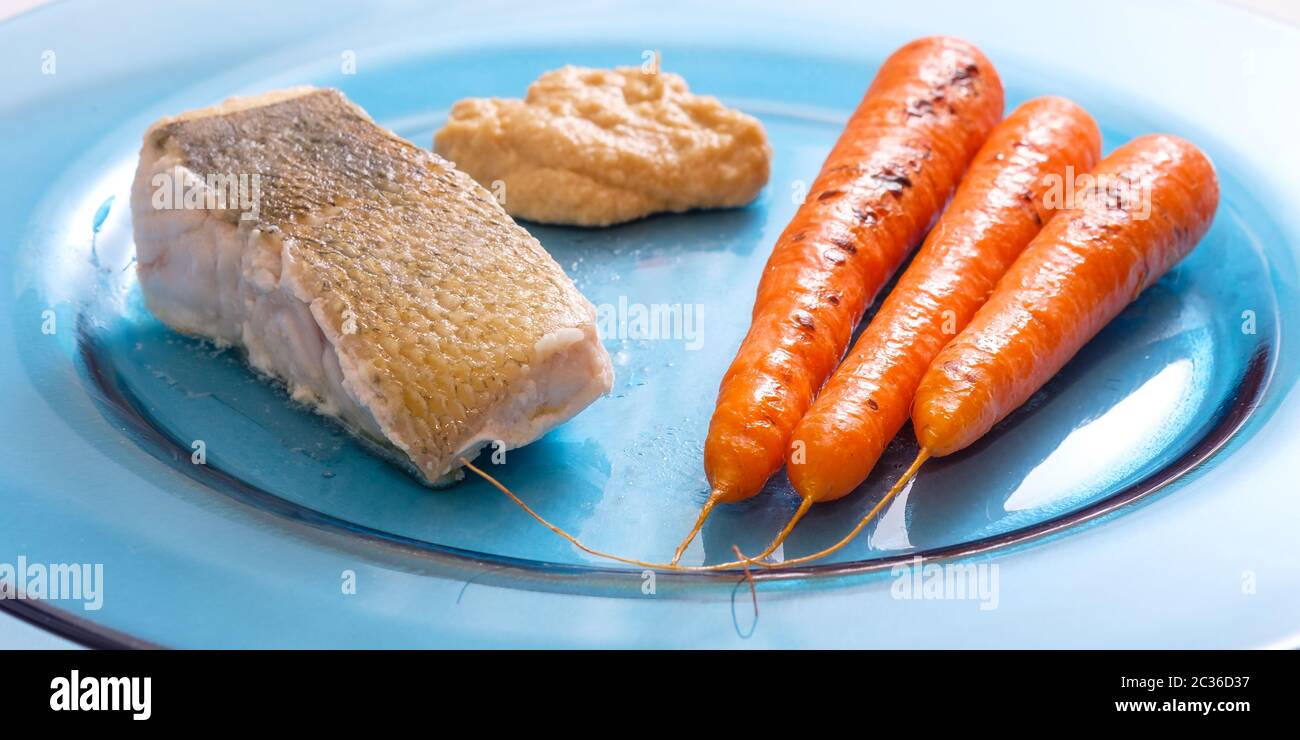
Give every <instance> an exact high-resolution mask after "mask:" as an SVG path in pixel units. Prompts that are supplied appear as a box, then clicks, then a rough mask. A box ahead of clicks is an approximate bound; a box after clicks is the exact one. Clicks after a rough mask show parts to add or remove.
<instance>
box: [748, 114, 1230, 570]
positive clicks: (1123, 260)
mask: <svg viewBox="0 0 1300 740" xmlns="http://www.w3.org/2000/svg"><path fill="white" fill-rule="evenodd" d="M1072 184H1073V183H1072ZM1059 197H1062V199H1063V203H1064V206H1065V207H1064V209H1063V210H1061V211H1059V212H1058V213H1057V214H1056V215H1055V216H1054V217H1053V218H1052V219H1051V220H1050V221H1048V222H1047V224H1046V225H1045V226H1044V227H1043V229H1042V231H1040V232H1039V233H1038V236H1036V237H1034V239H1033V241H1031V242H1030V243H1029V246H1028V247H1026V248H1025V251H1024V252H1023V253H1022V254H1021V255H1020V257H1019V258H1017V259H1016V261H1015V262H1014V263H1013V264H1012V265H1011V267H1010V269H1008V270H1007V273H1006V274H1005V275H1003V276H1002V279H1001V280H999V281H998V284H997V286H996V287H995V288H994V290H993V293H992V295H990V296H989V299H988V301H987V302H985V303H984V305H983V306H982V307H980V309H979V310H978V311H977V312H976V313H975V316H974V317H973V318H972V319H971V321H970V323H969V324H968V325H967V326H966V328H965V329H963V330H962V331H961V332H960V333H959V334H958V335H957V336H956V337H955V338H954V339H953V340H952V341H951V342H949V343H948V344H947V345H946V346H945V347H944V348H943V349H942V350H941V351H940V352H939V354H938V355H937V356H936V357H935V359H934V362H932V363H931V364H930V367H929V368H928V369H927V370H926V372H925V374H924V375H923V376H922V377H921V382H920V385H919V386H918V388H917V392H916V398H915V400H914V402H913V404H912V426H913V428H914V429H915V431H916V439H917V442H918V443H919V444H920V447H921V450H920V452H919V453H918V454H917V456H916V460H915V461H913V463H912V465H911V467H909V468H908V470H907V472H906V473H905V474H904V475H903V476H902V477H901V478H899V480H898V481H897V482H896V483H895V484H894V486H893V487H892V488H890V490H889V492H888V493H886V495H885V496H884V498H883V499H882V500H881V501H880V502H879V503H877V505H876V506H875V507H874V508H873V509H872V510H871V512H870V513H869V514H868V515H867V516H866V517H864V518H863V519H861V520H860V521H859V522H858V524H857V526H856V527H854V529H853V531H851V532H850V533H849V534H848V536H846V537H845V538H844V539H842V540H840V541H839V542H837V543H835V544H834V545H832V546H831V547H828V548H826V549H825V550H822V551H820V552H816V553H813V554H811V555H807V556H804V557H801V558H796V559H794V560H790V561H783V562H782V563H778V564H760V565H764V566H766V567H787V566H790V565H797V564H800V563H804V562H809V561H811V560H816V559H819V558H823V557H826V556H827V555H830V554H831V553H834V552H835V551H836V550H839V549H840V548H842V547H844V546H845V545H846V544H848V542H849V541H851V540H852V539H853V537H854V536H856V535H857V534H858V533H859V532H861V531H862V529H863V528H864V527H865V526H866V524H867V522H869V521H870V519H871V517H872V516H874V514H875V513H876V512H878V511H880V510H881V508H882V507H883V506H884V504H885V503H886V502H887V501H888V500H890V499H891V498H892V497H893V496H895V495H896V494H897V493H898V492H899V491H901V490H902V489H903V487H904V486H905V485H906V484H907V482H908V481H909V480H910V479H911V478H912V477H913V476H914V475H915V474H916V472H917V470H918V469H919V468H920V467H921V465H922V464H923V463H924V462H925V461H926V460H927V459H928V458H929V457H931V456H935V457H939V456H943V455H949V454H951V453H953V452H957V451H958V450H961V449H963V448H965V447H967V446H968V445H970V444H971V443H973V442H975V441H976V440H977V439H979V438H980V437H982V436H983V435H984V434H985V433H987V432H988V431H989V430H990V429H992V428H993V425H994V424H996V423H997V422H998V421H1000V420H1001V419H1003V418H1005V417H1006V415H1007V414H1009V413H1011V412H1012V411H1013V410H1014V409H1016V408H1017V407H1019V406H1020V405H1021V404H1022V403H1024V402H1025V401H1026V400H1027V399H1028V398H1029V397H1030V396H1031V395H1033V393H1034V392H1035V391H1037V390H1038V389H1039V388H1041V387H1042V386H1043V384H1045V383H1046V382H1047V381H1048V380H1049V379H1050V378H1051V377H1052V376H1053V375H1055V374H1056V372H1057V371H1058V370H1060V369H1061V368H1062V367H1063V366H1064V365H1065V363H1066V362H1068V361H1069V360H1070V358H1071V357H1073V356H1074V355H1075V353H1076V352H1078V351H1079V350H1080V349H1081V348H1082V347H1083V345H1084V344H1086V343H1087V342H1088V340H1089V339H1091V338H1092V337H1094V336H1095V335H1096V334H1097V332H1099V331H1101V329H1102V327H1104V326H1105V325H1106V324H1107V323H1109V322H1110V321H1111V319H1113V318H1115V317H1116V316H1117V315H1119V313H1120V311H1122V310H1123V309H1124V307H1125V306H1127V305H1128V304H1129V303H1131V302H1132V301H1133V300H1134V299H1135V298H1137V296H1138V295H1139V294H1141V293H1142V291H1143V290H1145V289H1146V288H1147V287H1148V286H1150V285H1151V284H1152V283H1154V282H1155V281H1156V280H1158V279H1160V276H1162V275H1164V274H1165V273H1166V272H1167V271H1168V270H1169V269H1170V268H1171V267H1173V266H1174V264H1176V263H1177V262H1178V261H1179V260H1181V259H1182V258H1183V257H1184V256H1186V255H1187V253H1188V252H1190V251H1191V250H1192V248H1193V247H1194V246H1196V243H1197V242H1199V241H1200V240H1201V237H1203V236H1204V235H1205V232H1206V231H1207V230H1208V229H1209V227H1210V222H1211V221H1212V220H1213V219H1214V211H1215V209H1216V208H1217V207H1218V203H1219V184H1218V179H1217V177H1216V176H1215V174H1214V166H1213V165H1212V164H1210V160H1209V159H1208V158H1207V157H1206V156H1205V154H1203V153H1202V152H1201V151H1200V150H1199V149H1197V148H1196V147H1195V146H1194V145H1192V144H1190V143H1188V142H1187V141H1184V140H1183V139H1179V138H1177V137H1174V136H1163V135H1153V136H1143V137H1140V138H1137V139H1134V140H1133V141H1131V142H1129V143H1128V144H1125V145H1124V146H1122V147H1120V148H1119V149H1116V150H1115V151H1114V152H1113V153H1112V154H1111V155H1110V156H1109V157H1107V158H1106V159H1104V160H1102V162H1101V164H1099V165H1098V166H1097V167H1096V168H1095V169H1093V170H1092V171H1091V172H1090V173H1088V175H1086V176H1085V179H1084V180H1083V181H1082V182H1080V183H1078V187H1076V188H1074V189H1073V192H1069V190H1067V191H1066V192H1065V193H1064V194H1061V195H1060V196H1059Z"/></svg>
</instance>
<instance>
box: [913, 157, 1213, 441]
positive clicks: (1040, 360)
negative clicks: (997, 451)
mask: <svg viewBox="0 0 1300 740" xmlns="http://www.w3.org/2000/svg"><path fill="white" fill-rule="evenodd" d="M1089 181H1090V182H1088V183H1084V184H1085V187H1084V188H1082V189H1081V190H1079V191H1077V192H1076V193H1075V194H1074V198H1073V200H1074V201H1075V202H1074V203H1071V204H1068V205H1070V208H1069V210H1066V211H1063V212H1062V213H1061V214H1060V215H1058V216H1057V217H1056V218H1054V219H1053V220H1052V221H1051V222H1049V223H1048V224H1047V226H1046V227H1044V228H1043V231H1042V232H1041V233H1040V234H1039V236H1038V238H1036V239H1035V240H1034V241H1033V243H1032V244H1031V245H1030V246H1029V248H1028V249H1027V250H1026V251H1025V253H1024V254H1023V255H1021V257H1020V259H1019V260H1017V261H1016V262H1015V264H1013V265H1012V266H1011V269H1010V270H1008V271H1007V274H1006V275H1005V276H1003V278H1002V280H1001V282H999V283H998V286H997V289H996V290H995V291H994V292H993V295H992V296H990V297H989V300H988V302H987V303H985V304H984V306H983V307H982V308H981V309H980V310H979V312H977V313H976V314H975V317H974V318H973V319H972V320H971V323H970V325H969V326H967V327H966V329H965V330H964V331H963V332H962V333H961V334H959V335H958V336H957V337H956V338H955V339H953V341H952V342H951V343H949V344H948V346H947V347H945V348H944V349H943V351H942V352H940V353H939V356H938V357H936V358H935V361H934V363H933V364H932V365H931V366H930V368H929V370H927V371H926V374H925V376H924V377H923V378H922V379H921V385H920V387H919V388H918V390H917V394H916V400H915V402H914V404H913V408H912V423H913V425H914V427H915V429H916V438H917V441H918V442H920V444H921V447H922V448H924V449H926V450H929V451H930V453H931V454H933V455H936V456H941V455H948V454H951V453H953V452H956V451H958V450H960V449H962V448H964V447H966V446H967V445H969V444H971V443H972V442H974V441H975V440H977V439H979V438H980V437H982V436H983V435H984V434H985V432H987V431H988V430H989V429H992V428H993V425H994V424H996V423H997V422H999V421H1001V420H1002V419H1003V418H1004V417H1005V416H1006V415H1007V414H1009V413H1011V412H1012V411H1013V410H1015V409H1016V408H1017V407H1019V406H1020V404H1022V403H1024V402H1025V401H1026V400H1027V399H1028V398H1029V397H1030V396H1031V395H1033V393H1034V392H1035V391H1037V390H1038V389H1039V388H1041V387H1042V386H1043V384H1044V383H1046V382H1047V381H1048V380H1049V379H1050V378H1051V377H1052V376H1053V375H1055V374H1056V372H1057V371H1058V370H1060V369H1061V368H1062V367H1063V366H1064V365H1065V363H1066V362H1068V361H1069V360H1070V358H1071V357H1073V356H1074V355H1075V353H1076V352H1078V351H1079V349H1080V348H1082V347H1083V345H1084V344H1086V343H1087V342H1088V340H1089V339H1091V338H1092V337H1093V336H1095V335H1096V334H1097V332H1099V331H1101V329H1102V327H1104V326H1105V325H1106V324H1108V323H1109V322H1110V320H1111V319H1113V318H1115V316H1117V315H1118V314H1119V312H1120V311H1122V310H1123V309H1124V307H1125V306H1127V305H1128V304H1129V303H1131V302H1132V301H1133V300H1134V299H1135V298H1137V296H1138V294H1140V293H1141V292H1142V291H1143V290H1146V288H1147V287H1148V286H1149V285H1151V284H1152V283H1154V282H1155V281H1156V280H1159V279H1160V276H1162V275H1164V274H1165V273H1166V272H1167V271H1168V270H1169V268H1171V267H1173V266H1174V264H1176V263H1177V262H1178V261H1179V260H1181V259H1182V258H1183V257H1184V256H1186V255H1187V253H1188V252H1190V251H1191V250H1192V247H1194V246H1195V245H1196V243H1197V242H1198V241H1200V239H1201V237H1202V236H1204V234H1205V232H1206V230H1208V229H1209V227H1210V222H1211V220H1212V219H1213V218H1214V211H1215V209H1216V208H1217V207H1218V203H1219V182H1218V178H1217V177H1216V176H1215V174H1214V166H1213V165H1212V164H1210V160H1209V159H1208V158H1207V157H1206V156H1205V154H1203V153H1202V152H1201V150H1199V149H1197V148H1196V147H1195V146H1194V145H1192V144H1191V143H1189V142H1187V141H1184V140H1183V139H1179V138H1177V137H1174V136H1161V135H1153V136H1143V137H1140V138H1137V139H1134V140H1133V141H1131V142H1129V143H1128V144H1126V145H1124V146H1122V147H1120V148H1119V149H1117V150H1115V152H1114V153H1113V154H1111V155H1110V156H1109V157H1107V158H1106V159H1105V160H1103V161H1102V163H1101V165H1099V166H1098V167H1097V168H1096V169H1095V170H1093V171H1092V172H1091V173H1090V177H1089Z"/></svg>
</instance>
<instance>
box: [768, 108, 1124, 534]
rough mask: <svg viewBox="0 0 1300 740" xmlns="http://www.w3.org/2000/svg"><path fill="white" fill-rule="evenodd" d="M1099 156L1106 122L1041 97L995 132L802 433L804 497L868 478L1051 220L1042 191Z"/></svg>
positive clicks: (794, 445)
mask: <svg viewBox="0 0 1300 740" xmlns="http://www.w3.org/2000/svg"><path fill="white" fill-rule="evenodd" d="M1100 158H1101V132H1100V131H1098V129H1097V124H1096V123H1095V122H1094V121H1093V120H1092V117H1091V116H1089V115H1088V113H1087V112H1086V111H1084V110H1083V109H1082V108H1080V107H1079V106H1077V105H1075V104H1074V103H1072V102H1070V101H1069V100H1066V99H1064V98H1056V97H1048V98H1038V99H1035V100H1031V101H1029V102H1027V103H1025V104H1023V105H1021V106H1020V107H1018V108H1017V109H1016V110H1015V111H1014V112H1013V113H1012V114H1011V115H1010V116H1008V117H1007V119H1006V120H1004V121H1003V122H1002V123H1000V124H998V126H997V128H995V129H993V133H992V134H990V135H989V138H988V141H986V142H985V143H984V146H983V147H981V148H980V151H979V153H978V154H976V155H975V159H974V160H972V162H971V166H970V169H969V170H967V172H966V176H965V177H964V178H962V181H961V185H960V186H959V187H958V188H957V193H956V195H954V196H953V199H952V202H951V203H950V204H949V205H948V208H947V210H945V211H944V214H943V217H942V218H940V219H939V222H938V224H936V225H935V227H934V228H933V229H932V230H931V231H930V234H929V236H928V237H926V240H925V244H924V245H922V247H921V249H920V251H919V252H917V255H916V258H915V259H913V260H912V264H911V265H910V266H909V267H908V268H907V272H905V273H903V276H902V277H901V278H900V279H899V281H898V284H897V285H896V286H895V287H894V290H893V291H892V292H891V293H890V294H889V297H888V298H887V299H885V302H884V304H882V305H881V307H880V310H879V311H877V312H876V315H875V316H874V317H873V318H872V320H871V324H870V325H869V326H867V329H866V331H864V332H863V334H862V336H861V337H859V339H858V342H857V344H856V345H854V347H853V351H852V352H851V353H850V354H849V356H848V357H847V358H846V359H845V360H844V362H843V364H841V365H840V367H839V369H837V370H836V371H835V374H834V375H832V376H831V379H830V381H828V382H827V384H826V387H825V388H823V389H822V392H821V394H820V395H819V396H818V397H817V401H816V402H815V403H814V404H813V405H812V408H810V409H809V410H808V413H807V414H805V415H804V417H803V419H802V420H800V422H799V424H798V426H796V427H795V431H794V435H793V436H792V438H791V442H790V449H789V451H788V453H787V456H786V468H787V470H788V471H789V474H790V481H791V483H793V484H794V488H795V490H796V491H797V492H798V493H799V495H800V496H801V497H803V498H804V499H805V500H811V501H816V502H820V501H830V500H834V499H837V498H840V497H841V496H844V495H846V494H848V493H849V492H851V491H853V490H854V489H855V488H857V487H858V485H859V484H861V483H862V481H864V480H866V477H867V474H868V473H870V472H871V469H872V468H873V467H874V466H875V464H876V461H877V460H879V459H880V455H881V453H882V452H884V450H885V446H886V445H888V444H889V442H890V440H892V439H893V438H894V436H895V435H896V434H898V432H899V430H900V429H902V428H903V424H904V423H905V422H906V421H907V417H908V414H909V413H910V412H911V409H912V398H913V396H914V395H915V393H916V388H917V385H918V384H919V383H920V382H921V376H922V375H923V374H924V373H925V370H926V368H927V367H929V365H930V361H931V360H933V359H934V357H935V355H937V354H938V353H939V350H940V349H942V348H943V346H944V345H945V344H946V343H947V342H948V341H949V340H950V339H952V338H953V337H954V336H955V335H956V334H957V332H959V331H961V329H962V328H964V327H965V326H966V323H967V322H969V321H970V318H971V316H973V315H974V313H975V311H976V309H978V308H979V307H980V306H981V305H983V303H984V300H985V299H986V298H987V297H988V295H989V293H990V292H991V291H992V290H993V286H994V285H996V284H997V281H998V278H1000V277H1002V274H1003V273H1004V272H1006V270H1007V268H1008V267H1010V266H1011V263H1012V262H1013V261H1014V260H1015V259H1016V257H1018V256H1019V255H1020V253H1021V251H1023V250H1024V248H1025V246H1026V245H1028V244H1029V242H1030V240H1031V239H1033V238H1034V236H1036V235H1037V234H1038V231H1039V229H1041V228H1042V225H1043V223H1044V222H1045V221H1046V220H1047V219H1049V218H1050V217H1051V215H1052V213H1053V209H1052V207H1051V206H1052V203H1049V202H1047V200H1046V199H1045V198H1044V195H1045V194H1046V193H1047V192H1048V191H1049V189H1050V188H1051V187H1052V186H1053V185H1054V184H1055V185H1056V186H1057V187H1060V186H1061V183H1063V182H1065V180H1066V179H1067V178H1069V179H1071V180H1073V178H1074V177H1075V174H1076V173H1077V174H1082V173H1085V172H1087V171H1088V170H1090V169H1092V167H1093V165H1095V164H1096V163H1097V160H1098V159H1100ZM805 510H806V509H805ZM774 544H779V542H777V543H774Z"/></svg>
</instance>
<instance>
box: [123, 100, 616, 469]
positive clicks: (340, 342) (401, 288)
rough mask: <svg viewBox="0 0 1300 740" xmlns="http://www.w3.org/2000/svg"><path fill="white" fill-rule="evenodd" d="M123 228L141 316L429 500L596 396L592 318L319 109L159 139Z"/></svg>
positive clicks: (478, 206)
mask: <svg viewBox="0 0 1300 740" xmlns="http://www.w3.org/2000/svg"><path fill="white" fill-rule="evenodd" d="M232 188H234V190H235V191H236V192H227V191H229V190H231V189H232ZM249 191H251V192H249ZM173 195H174V196H175V197H173ZM131 213H132V219H133V223H134V227H135V243H136V257H137V267H136V271H137V274H138V276H139V280H140V286H141V289H142V291H143V293H144V298H145V301H146V303H147V304H148V307H149V310H150V311H152V312H153V314H154V315H155V316H157V317H158V318H159V319H161V320H162V321H163V322H164V323H166V324H167V325H168V326H170V327H172V328H174V329H176V330H178V331H181V332H184V333H186V334H192V335H197V336H201V337H206V338H209V339H211V340H213V341H215V342H217V343H218V344H221V345H236V346H238V347H242V348H243V349H244V350H245V351H246V352H247V357H248V361H249V363H250V364H251V365H252V366H253V367H254V368H256V369H257V370H259V371H261V372H263V373H265V374H267V375H270V376H273V377H274V378H277V379H279V380H282V381H283V382H284V383H285V384H286V385H287V386H288V389H289V391H290V393H291V394H292V395H293V397H294V398H295V399H296V400H298V401H301V402H303V403H305V404H308V405H310V406H311V407H313V408H315V409H316V410H317V411H319V412H320V413H322V414H324V415H326V416H330V417H334V418H336V419H338V420H339V421H340V422H342V423H343V424H344V425H345V426H346V427H347V428H349V429H350V430H352V431H353V432H355V433H356V434H358V435H359V436H361V437H363V438H365V439H367V440H370V441H372V442H375V443H377V444H379V445H380V446H381V449H382V450H384V451H387V452H389V453H392V455H393V457H394V458H396V459H397V460H399V461H403V462H409V463H410V464H411V466H413V467H414V468H415V469H417V470H418V471H419V473H420V475H421V476H422V477H423V478H424V480H425V481H427V482H428V483H430V484H433V485H441V484H445V483H448V482H450V481H451V480H453V479H455V478H458V477H460V476H461V475H463V471H461V470H460V467H461V464H460V462H459V460H458V458H459V457H460V456H462V455H465V456H467V457H472V455H473V454H475V453H476V452H477V451H478V450H479V449H480V448H481V447H482V446H483V445H485V444H489V443H499V444H501V445H503V446H504V448H512V447H518V446H520V445H524V444H527V443H529V442H531V441H533V440H535V439H537V438H538V437H539V436H541V435H542V434H544V433H545V432H546V431H547V430H549V429H550V428H552V427H554V426H555V425H557V424H559V423H561V422H563V421H565V420H567V419H569V418H570V417H572V416H573V415H575V414H577V413H578V412H579V411H581V410H582V409H583V408H585V407H586V406H587V405H588V404H590V403H591V402H592V401H594V400H595V399H596V398H598V397H599V396H601V395H603V394H604V393H606V392H608V391H609V389H610V386H611V384H612V382H613V369H612V367H611V365H610V360H609V355H608V353H607V352H606V351H605V349H604V347H603V346H602V345H601V343H600V340H599V337H598V336H597V333H596V312H595V309H594V308H593V306H592V305H591V303H590V302H589V301H588V300H587V299H586V298H584V297H583V296H582V294H581V293H579V292H578V290H577V288H576V287H575V286H574V285H573V282H572V281H571V280H570V279H569V278H568V276H566V275H565V274H564V272H563V271H562V270H561V269H560V267H559V265H557V264H556V263H555V260H553V259H552V258H551V257H550V255H548V254H547V253H546V251H545V250H544V249H543V248H542V246H541V244H539V243H538V242H537V240H536V239H534V238H533V237H532V236H530V235H529V234H528V232H526V231H524V229H523V228H521V227H520V226H518V225H517V224H515V222H514V221H513V220H512V219H511V218H510V216H509V215H507V214H506V212H505V211H504V210H503V209H502V208H501V206H500V205H499V204H498V203H497V202H496V200H495V199H494V198H493V197H492V195H491V194H490V193H489V192H488V191H487V190H485V189H483V188H482V187H481V186H479V185H478V184H476V183H475V182H474V181H473V180H472V179H471V178H470V177H469V176H468V175H465V174H464V173H462V172H460V171H458V170H456V169H455V168H454V167H452V166H451V165H450V164H449V163H448V162H446V161H445V160H443V159H441V158H440V157H438V156H437V155H435V154H432V153H430V152H427V151H424V150H422V149H419V148H418V147H416V146H414V145H412V144H410V143H409V142H407V141H406V140H404V139H401V138H399V137H398V136H396V135H394V134H392V133H389V132H388V131H386V130H384V129H382V128H380V127H379V126H377V125H376V124H375V123H374V122H373V121H372V120H371V119H370V117H369V116H367V115H366V113H365V112H364V111H363V110H361V109H360V108H359V107H357V106H356V105H354V104H352V103H351V102H349V101H348V100H347V99H346V98H345V97H344V96H343V94H342V93H340V92H338V91H336V90H328V89H315V88H294V89H290V90H283V91H277V92H272V93H267V94H265V95H260V96H256V97H249V98H233V99H231V100H227V101H226V102H224V103H221V104H220V105H217V106H214V107H211V108H205V109H202V110H196V111H192V112H189V113H184V114H181V115H179V116H176V117H174V118H166V119H163V120H161V121H158V122H157V123H155V124H154V125H153V126H152V127H150V128H149V130H148V132H147V133H146V134H145V137H144V146H143V148H142V149H141V151H140V165H139V169H138V170H137V172H136V178H135V183H134V185H133V189H132V196H131Z"/></svg>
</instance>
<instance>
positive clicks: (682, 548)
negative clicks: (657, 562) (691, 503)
mask: <svg viewBox="0 0 1300 740" xmlns="http://www.w3.org/2000/svg"><path fill="white" fill-rule="evenodd" d="M718 499H719V495H718V492H717V491H713V492H712V493H710V494H709V500H708V501H705V502H704V508H702V509H700V516H699V517H698V518H697V519H696V520H695V526H693V527H691V531H690V532H688V533H687V534H686V539H684V540H682V544H680V545H678V546H677V549H676V550H674V551H673V560H672V562H671V563H670V565H677V561H678V560H681V559H682V554H683V553H685V552H686V548H688V547H690V545H691V542H692V541H693V540H694V539H695V535H697V534H699V533H700V530H701V529H703V528H704V521H705V520H706V519H708V518H709V514H711V513H712V512H713V507H714V506H717V505H718Z"/></svg>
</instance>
